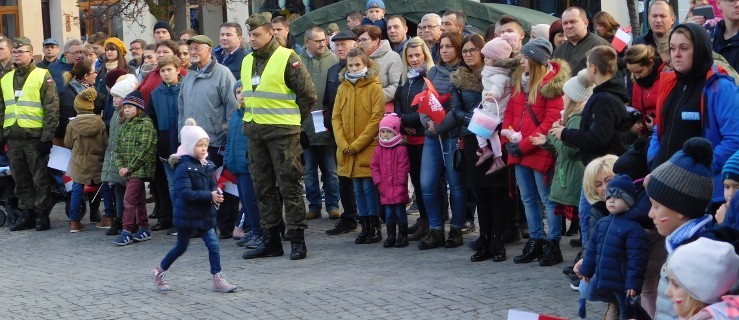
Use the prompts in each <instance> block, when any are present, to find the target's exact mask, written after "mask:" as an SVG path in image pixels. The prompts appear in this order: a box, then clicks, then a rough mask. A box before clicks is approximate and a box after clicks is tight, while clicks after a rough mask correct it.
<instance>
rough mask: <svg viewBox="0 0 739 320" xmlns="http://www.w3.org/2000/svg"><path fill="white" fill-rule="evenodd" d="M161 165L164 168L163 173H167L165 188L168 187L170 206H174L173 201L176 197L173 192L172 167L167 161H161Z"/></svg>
mask: <svg viewBox="0 0 739 320" xmlns="http://www.w3.org/2000/svg"><path fill="white" fill-rule="evenodd" d="M162 167H163V168H164V174H165V175H167V188H169V199H170V200H171V201H172V207H173V208H174V203H175V200H176V197H177V194H176V193H175V192H174V168H172V166H170V165H169V162H167V161H163V163H162Z"/></svg>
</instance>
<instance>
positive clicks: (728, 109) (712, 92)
mask: <svg viewBox="0 0 739 320" xmlns="http://www.w3.org/2000/svg"><path fill="white" fill-rule="evenodd" d="M708 73H709V74H708V79H706V85H705V87H704V88H703V106H702V107H701V108H702V112H701V113H702V114H701V121H702V123H703V138H706V139H707V140H708V141H710V142H711V145H712V146H713V164H712V165H711V166H712V170H713V173H714V176H713V198H712V199H711V201H712V202H723V201H724V184H723V178H722V177H721V170H722V169H723V167H724V164H725V163H726V160H729V157H731V156H732V155H733V154H734V152H736V151H737V150H739V126H737V125H736V124H737V121H739V88H737V86H736V85H735V84H734V79H732V78H731V77H730V76H728V75H726V74H724V73H720V71H719V69H718V67H717V66H716V65H715V64H714V65H713V66H712V67H711V70H709V71H708ZM666 75H667V74H663V78H664V79H665V81H667V76H666ZM660 81H662V80H660ZM665 86H667V87H662V88H661V90H662V89H665V91H664V94H665V95H667V94H669V92H670V91H671V90H672V89H673V88H674V83H672V86H673V87H669V84H665ZM658 133H659V128H658V127H657V126H655V127H654V133H653V134H652V138H651V140H650V141H649V150H648V151H647V159H649V162H650V163H651V162H652V160H654V157H655V156H656V155H657V153H658V151H659V147H660V146H659V135H658Z"/></svg>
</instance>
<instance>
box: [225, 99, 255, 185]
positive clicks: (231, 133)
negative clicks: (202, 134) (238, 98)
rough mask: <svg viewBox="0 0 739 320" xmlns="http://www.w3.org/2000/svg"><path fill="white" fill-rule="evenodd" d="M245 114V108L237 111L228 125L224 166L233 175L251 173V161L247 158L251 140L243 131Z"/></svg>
mask: <svg viewBox="0 0 739 320" xmlns="http://www.w3.org/2000/svg"><path fill="white" fill-rule="evenodd" d="M245 112H246V109H245V108H239V109H236V111H234V113H233V115H232V116H231V121H230V122H229V123H228V135H227V136H226V151H225V153H224V154H223V165H224V166H225V167H226V169H228V171H230V172H231V173H233V174H243V173H249V171H248V170H249V159H248V158H247V146H248V145H249V139H248V138H247V137H246V135H245V134H244V132H243V130H241V128H242V127H243V125H244V123H243V120H242V119H244V113H245Z"/></svg>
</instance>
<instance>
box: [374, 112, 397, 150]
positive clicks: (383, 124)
mask: <svg viewBox="0 0 739 320" xmlns="http://www.w3.org/2000/svg"><path fill="white" fill-rule="evenodd" d="M400 125H401V124H400V118H399V117H398V115H397V114H395V113H386V114H385V116H384V117H382V120H380V130H382V129H387V130H390V131H392V132H393V133H395V137H393V138H392V139H390V140H382V139H379V140H380V145H381V146H383V147H393V146H396V145H397V144H399V143H400V141H401V140H403V136H402V135H401V134H400Z"/></svg>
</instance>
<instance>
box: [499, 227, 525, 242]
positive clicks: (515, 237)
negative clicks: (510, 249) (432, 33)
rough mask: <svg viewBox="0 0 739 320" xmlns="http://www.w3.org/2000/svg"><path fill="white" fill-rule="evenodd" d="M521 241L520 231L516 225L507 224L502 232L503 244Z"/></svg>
mask: <svg viewBox="0 0 739 320" xmlns="http://www.w3.org/2000/svg"><path fill="white" fill-rule="evenodd" d="M520 240H521V230H520V229H519V228H518V224H516V223H514V224H509V225H507V226H506V228H505V231H503V241H504V242H505V243H513V242H516V241H520Z"/></svg>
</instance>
